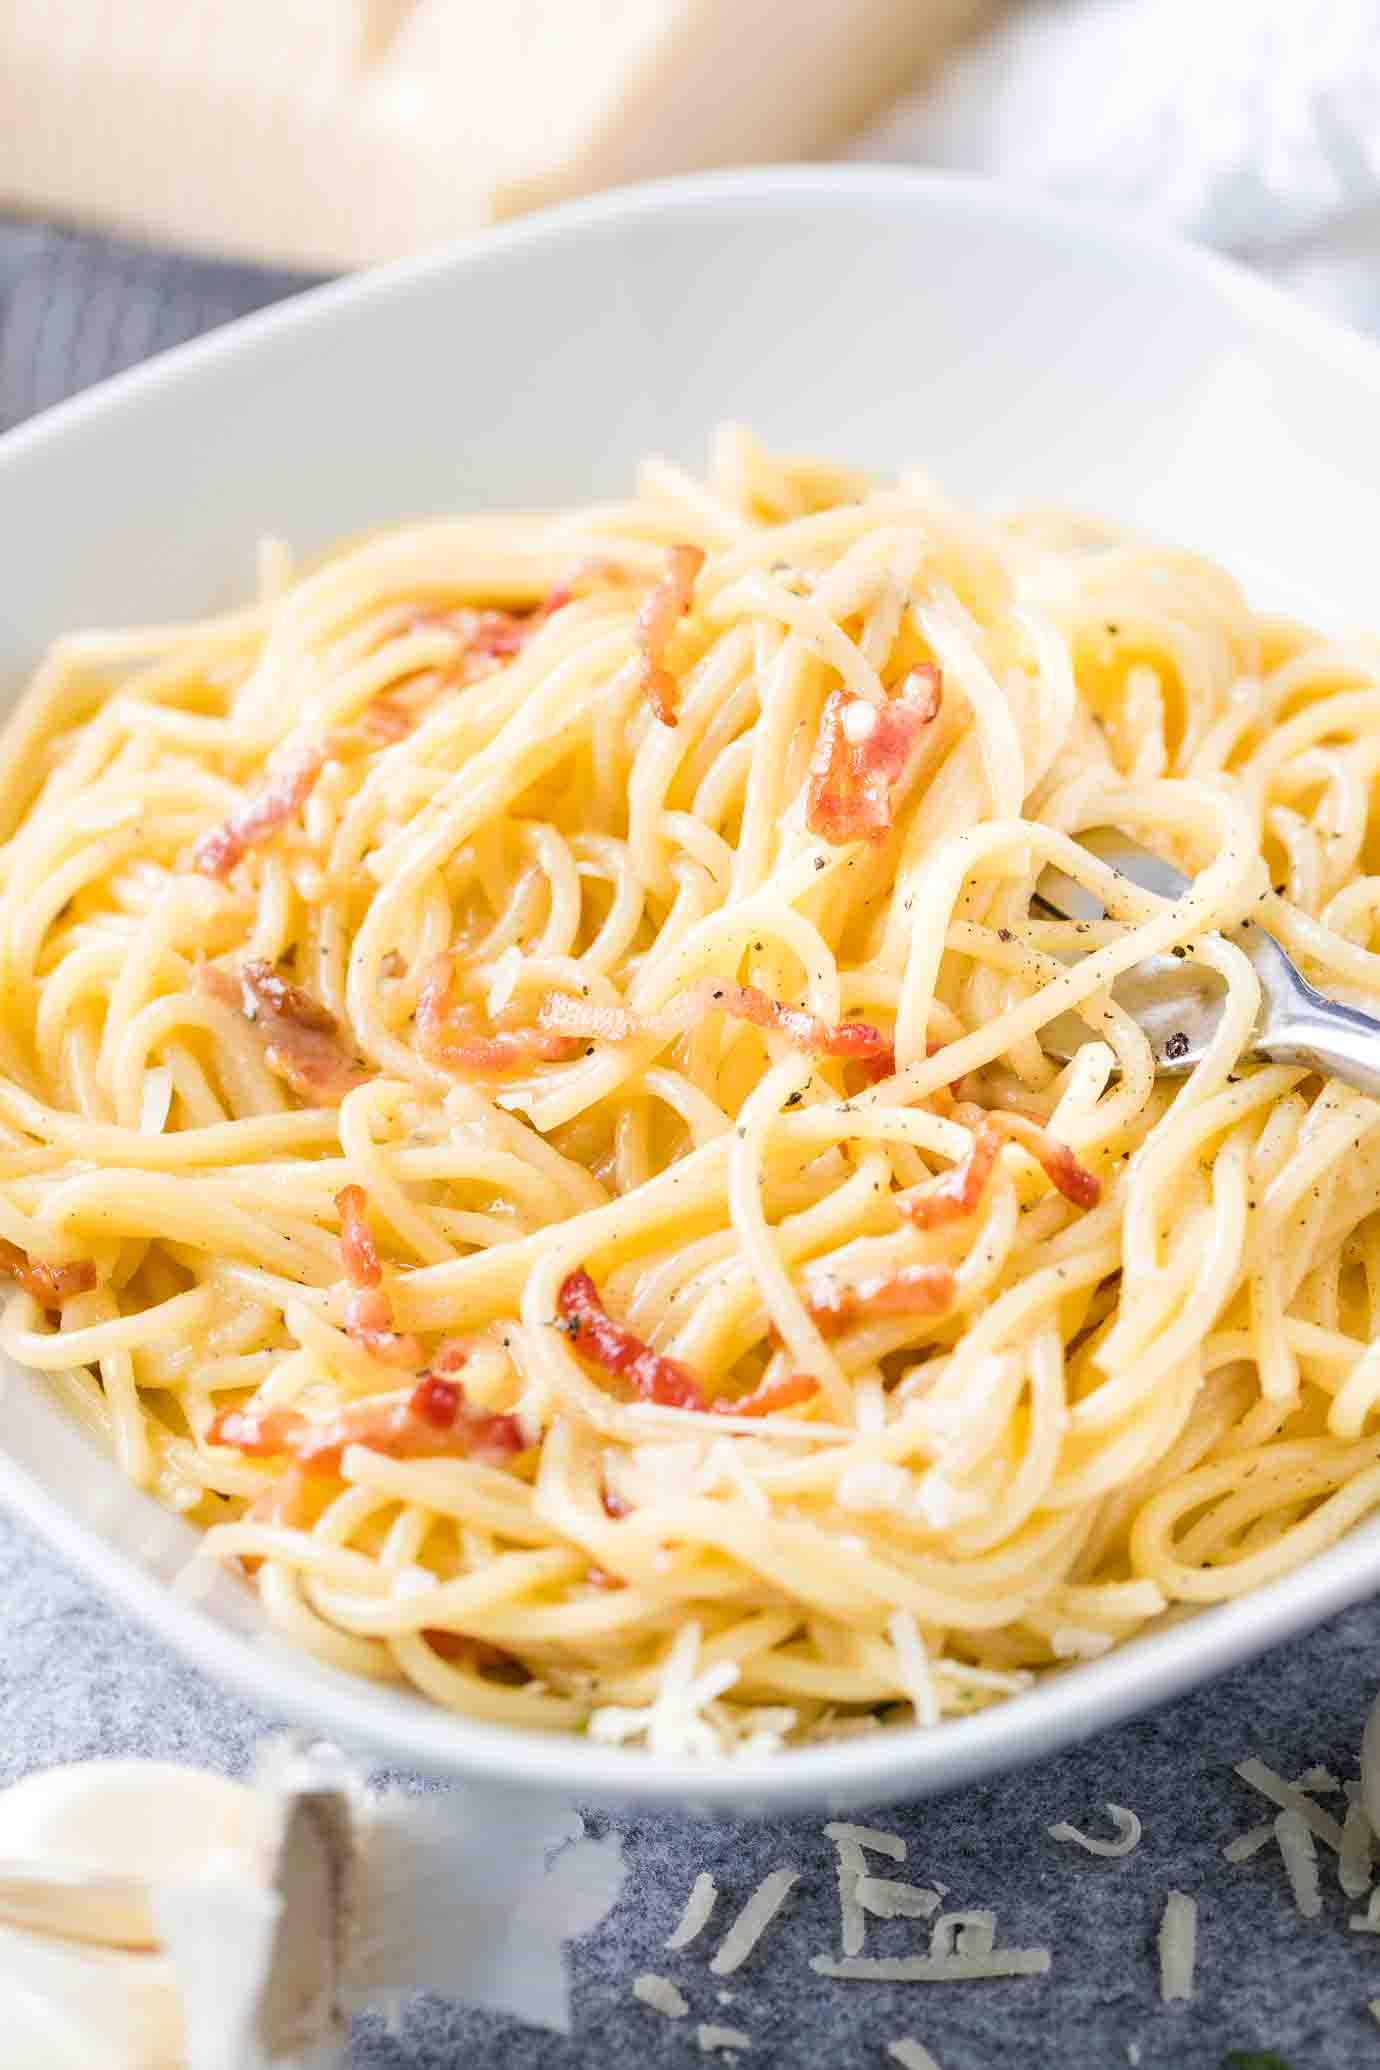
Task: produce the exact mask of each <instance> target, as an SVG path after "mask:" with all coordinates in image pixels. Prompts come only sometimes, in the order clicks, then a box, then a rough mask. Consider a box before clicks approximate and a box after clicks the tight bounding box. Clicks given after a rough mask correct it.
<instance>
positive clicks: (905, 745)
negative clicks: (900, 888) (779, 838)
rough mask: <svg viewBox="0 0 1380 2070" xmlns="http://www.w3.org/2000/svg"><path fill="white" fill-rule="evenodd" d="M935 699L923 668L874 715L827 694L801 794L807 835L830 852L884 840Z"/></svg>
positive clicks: (849, 699) (938, 696) (929, 672)
mask: <svg viewBox="0 0 1380 2070" xmlns="http://www.w3.org/2000/svg"><path fill="white" fill-rule="evenodd" d="M942 699H943V684H942V678H941V676H940V672H939V670H938V669H937V668H936V667H935V666H934V665H933V663H930V662H927V663H925V664H924V665H923V666H922V667H920V668H914V669H912V670H911V672H910V674H909V675H908V676H907V677H906V679H905V681H904V682H903V683H902V684H901V685H900V688H899V689H898V690H896V691H895V692H894V693H893V694H892V696H891V697H890V698H889V699H888V701H887V703H886V704H885V705H883V706H882V708H881V709H880V710H878V709H877V708H876V707H875V706H873V705H870V704H868V703H867V701H866V700H865V699H864V698H860V697H855V696H854V695H853V693H852V691H851V690H842V689H840V690H833V691H831V692H830V693H829V696H828V698H827V699H826V701H825V705H824V710H823V712H822V714H821V715H820V722H819V736H818V739H817V740H816V743H815V752H814V756H813V758H812V760H811V762H810V776H809V783H808V786H807V789H806V794H805V823H806V825H807V826H808V827H809V829H810V832H811V833H812V834H817V835H818V836H819V838H820V839H821V840H822V841H828V842H829V843H830V844H831V845H832V846H834V847H836V848H837V847H841V846H842V845H843V844H844V843H845V842H847V841H880V840H882V839H883V838H884V837H885V836H886V835H887V834H889V833H890V832H891V829H892V827H893V826H894V825H895V823H896V813H897V810H898V808H899V806H900V805H901V804H902V802H903V800H904V798H905V796H906V793H907V792H908V791H909V789H910V787H911V785H912V784H913V783H914V782H915V778H916V774H917V772H918V769H919V758H920V749H921V747H922V745H923V737H924V732H925V728H926V727H927V726H928V725H930V724H931V723H932V722H933V720H934V719H935V718H937V716H938V714H939V707H940V704H941V702H942Z"/></svg>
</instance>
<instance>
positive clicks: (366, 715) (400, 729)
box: [360, 691, 417, 746]
mask: <svg viewBox="0 0 1380 2070" xmlns="http://www.w3.org/2000/svg"><path fill="white" fill-rule="evenodd" d="M416 723H417V721H416V719H415V717H414V716H413V714H412V713H411V712H410V711H409V710H408V709H407V706H406V705H404V704H399V702H398V700H397V698H396V697H390V696H389V695H388V693H387V692H386V691H385V692H384V693H383V695H382V696H380V697H376V698H375V699H374V701H373V703H372V704H368V705H366V706H365V708H364V711H363V713H362V714H361V717H360V725H361V727H362V728H363V731H364V734H365V737H366V739H368V740H370V741H374V742H377V743H379V744H381V745H383V746H387V745H388V744H389V743H390V742H392V741H395V740H406V738H407V736H408V734H409V733H411V732H412V730H413V728H414V727H415V725H416Z"/></svg>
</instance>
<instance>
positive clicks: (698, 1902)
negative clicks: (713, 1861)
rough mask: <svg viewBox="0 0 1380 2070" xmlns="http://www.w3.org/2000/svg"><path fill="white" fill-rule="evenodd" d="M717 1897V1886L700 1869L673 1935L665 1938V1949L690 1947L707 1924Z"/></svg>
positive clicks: (705, 1871) (708, 1874)
mask: <svg viewBox="0 0 1380 2070" xmlns="http://www.w3.org/2000/svg"><path fill="white" fill-rule="evenodd" d="M718 1895H719V1886H718V1884H717V1883H716V1882H715V1881H714V1878H713V1877H712V1876H711V1875H710V1873H709V1871H708V1870H707V1869H701V1871H700V1873H699V1875H698V1876H697V1877H696V1878H695V1881H694V1883H693V1884H692V1886H691V1890H690V1895H689V1897H688V1898H687V1899H686V1900H685V1910H684V1911H683V1912H682V1913H681V1915H680V1923H679V1925H678V1926H677V1927H676V1929H675V1931H674V1933H671V1934H668V1935H667V1937H666V1942H665V1945H666V1947H667V1948H669V1949H671V1950H672V1951H675V1950H677V1949H680V1948H688V1947H689V1946H690V1943H691V1942H692V1941H693V1940H694V1939H695V1937H696V1935H697V1934H700V1933H702V1932H703V1931H704V1929H705V1927H706V1926H707V1925H708V1924H709V1915H710V1913H711V1912H712V1911H713V1909H714V1906H715V1903H716V1901H717V1899H718Z"/></svg>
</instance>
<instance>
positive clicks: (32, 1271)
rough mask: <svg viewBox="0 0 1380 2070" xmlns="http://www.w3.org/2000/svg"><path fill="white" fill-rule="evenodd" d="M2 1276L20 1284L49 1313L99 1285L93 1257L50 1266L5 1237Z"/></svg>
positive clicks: (0, 1254)
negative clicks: (32, 1256)
mask: <svg viewBox="0 0 1380 2070" xmlns="http://www.w3.org/2000/svg"><path fill="white" fill-rule="evenodd" d="M0 1275H3V1276H4V1277H5V1278H6V1279H12V1280H14V1281H16V1282H17V1284H18V1285H20V1286H21V1287H23V1289H24V1292H25V1293H26V1294H32V1295H33V1298H34V1299H35V1301H37V1302H39V1303H40V1305H41V1306H42V1307H44V1308H47V1309H49V1310H52V1309H58V1308H61V1306H62V1304H63V1302H64V1301H70V1300H71V1298H72V1296H73V1295H74V1294H89V1293H90V1292H91V1289H92V1288H93V1287H94V1286H95V1284H96V1267H95V1265H94V1263H93V1262H92V1260H91V1259H90V1258H77V1259H75V1260H74V1261H73V1262H72V1263H71V1264H69V1265H49V1264H47V1263H46V1262H45V1261H44V1260H43V1259H42V1258H31V1257H30V1256H29V1254H28V1252H27V1251H21V1250H20V1248H19V1245H18V1244H17V1243H10V1242H9V1241H8V1239H7V1238H5V1237H0Z"/></svg>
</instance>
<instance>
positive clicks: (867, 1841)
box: [824, 1819, 906, 1955]
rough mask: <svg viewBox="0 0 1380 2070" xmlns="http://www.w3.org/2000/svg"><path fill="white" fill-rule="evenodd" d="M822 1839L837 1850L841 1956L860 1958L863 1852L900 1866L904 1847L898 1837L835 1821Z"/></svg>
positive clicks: (864, 1931)
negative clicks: (860, 1888) (868, 1850)
mask: <svg viewBox="0 0 1380 2070" xmlns="http://www.w3.org/2000/svg"><path fill="white" fill-rule="evenodd" d="M824 1836H825V1838H826V1839H827V1840H832V1841H833V1843H834V1845H835V1847H836V1848H837V1849H838V1857H839V1870H838V1875H839V1920H840V1928H839V1930H840V1935H841V1938H842V1942H843V1952H844V1954H845V1955H861V1953H862V1948H863V1941H864V1939H865V1938H866V1934H867V1921H866V1917H865V1915H864V1912H863V1908H862V1906H861V1905H860V1904H859V1902H858V1886H859V1884H860V1883H861V1882H862V1881H863V1880H864V1878H865V1877H866V1876H867V1860H866V1857H865V1855H864V1853H863V1850H864V1848H870V1849H871V1850H872V1852H873V1854H884V1855H886V1856H887V1857H888V1859H889V1860H891V1861H893V1862H903V1861H904V1860H905V1858H906V1843H905V1841H904V1840H903V1839H902V1838H901V1836H900V1834H899V1833H883V1832H881V1831H879V1830H878V1828H877V1827H875V1826H854V1825H848V1824H846V1823H845V1822H843V1821H842V1820H837V1819H836V1820H832V1821H831V1822H830V1823H829V1824H828V1825H827V1826H826V1827H825V1828H824Z"/></svg>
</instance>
